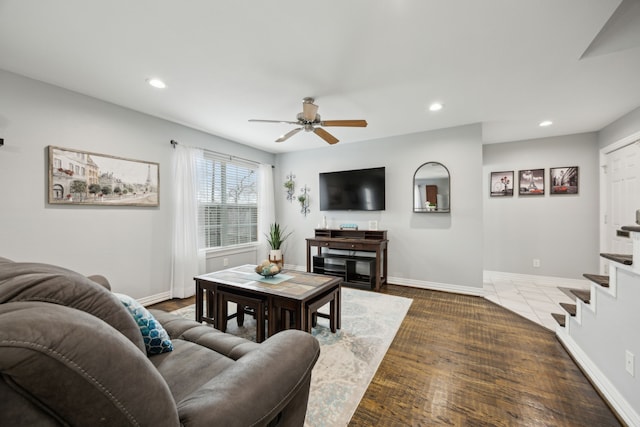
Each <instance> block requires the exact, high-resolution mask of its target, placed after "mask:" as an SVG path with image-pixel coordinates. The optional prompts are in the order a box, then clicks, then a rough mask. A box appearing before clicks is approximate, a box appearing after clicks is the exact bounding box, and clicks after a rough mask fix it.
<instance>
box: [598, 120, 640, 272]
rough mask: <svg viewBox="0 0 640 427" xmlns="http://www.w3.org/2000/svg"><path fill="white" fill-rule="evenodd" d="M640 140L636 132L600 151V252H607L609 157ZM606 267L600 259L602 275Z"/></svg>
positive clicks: (639, 134)
mask: <svg viewBox="0 0 640 427" xmlns="http://www.w3.org/2000/svg"><path fill="white" fill-rule="evenodd" d="M639 140H640V131H638V132H634V133H632V134H631V135H628V136H626V137H624V138H622V139H619V140H617V141H616V142H614V143H612V144H609V145H607V146H606V147H603V148H601V149H600V160H599V161H600V219H599V228H600V230H599V231H600V252H601V253H602V252H604V251H605V250H606V248H605V244H606V238H607V222H606V221H607V220H608V218H607V207H608V206H607V199H608V196H609V195H608V193H607V156H608V155H609V154H611V153H613V152H614V151H616V150H619V149H621V148H624V147H626V146H627V145H631V144H633V143H635V142H637V141H639ZM606 265H608V263H606V262H604V260H603V259H602V258H600V273H601V274H607V273H608V271H606V267H605V266H606Z"/></svg>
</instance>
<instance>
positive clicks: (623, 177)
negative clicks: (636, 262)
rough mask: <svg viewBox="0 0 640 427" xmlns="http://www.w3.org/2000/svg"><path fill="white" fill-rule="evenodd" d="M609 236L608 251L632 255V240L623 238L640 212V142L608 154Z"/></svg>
mask: <svg viewBox="0 0 640 427" xmlns="http://www.w3.org/2000/svg"><path fill="white" fill-rule="evenodd" d="M606 177H607V185H606V188H607V196H608V197H607V199H608V200H607V210H606V212H607V227H606V229H607V233H606V236H607V237H606V241H605V246H606V247H605V251H606V252H610V253H616V254H631V253H632V251H633V247H632V244H631V239H629V238H625V237H619V236H618V234H617V232H618V230H620V227H622V226H623V225H632V224H635V221H636V210H638V209H640V141H636V142H634V143H632V144H629V145H626V146H624V147H621V148H620V149H618V150H616V151H613V152H611V153H609V154H608V155H607V174H606Z"/></svg>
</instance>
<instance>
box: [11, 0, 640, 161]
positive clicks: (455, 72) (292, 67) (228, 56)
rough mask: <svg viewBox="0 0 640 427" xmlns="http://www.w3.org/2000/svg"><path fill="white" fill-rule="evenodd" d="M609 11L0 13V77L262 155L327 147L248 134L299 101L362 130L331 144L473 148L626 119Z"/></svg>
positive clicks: (537, 6) (394, 2) (531, 2)
mask: <svg viewBox="0 0 640 427" xmlns="http://www.w3.org/2000/svg"><path fill="white" fill-rule="evenodd" d="M620 4H621V2H620V0H561V1H559V0H518V1H514V0H482V1H478V0H385V1H382V0H380V1H372V0H349V1H345V0H324V1H316V2H310V1H306V0H272V1H259V0H234V1H211V0H189V1H175V0H173V1H172V0H136V1H131V0H109V1H97V0H92V1H88V0H58V1H42V0H0V69H5V70H8V71H11V72H15V73H18V74H22V75H25V76H28V77H32V78H35V79H37V80H42V81H44V82H48V83H51V84H54V85H58V86H61V87H64V88H67V89H71V90H73V91H77V92H80V93H83V94H87V95H90V96H93V97H96V98H99V99H103V100H106V101H109V102H112V103H114V104H118V105H122V106H125V107H128V108H131V109H133V110H138V111H142V112H145V113H148V114H150V115H153V116H157V117H161V118H164V119H167V120H170V121H174V122H177V123H182V124H184V125H187V126H190V127H193V128H196V129H200V130H203V131H206V132H209V133H212V134H215V135H219V136H222V137H224V138H228V139H231V140H234V141H238V142H241V143H244V144H248V145H251V146H255V147H258V148H261V149H264V150H267V151H271V152H286V151H293V150H302V149H309V148H317V147H324V146H326V143H325V142H324V141H323V140H322V139H320V138H318V137H317V136H316V135H314V134H313V133H304V132H302V133H299V134H297V135H296V136H294V137H292V138H291V139H289V140H287V141H285V142H283V143H280V144H277V143H275V142H274V140H275V139H276V138H277V137H278V136H279V135H281V134H283V133H285V132H286V131H288V130H290V129H292V128H293V126H291V125H286V124H268V123H249V122H248V121H247V120H248V119H251V118H256V119H278V120H295V116H296V114H297V113H298V112H300V111H302V98H303V97H306V96H312V97H315V98H316V104H318V105H319V106H320V109H319V111H318V113H319V114H321V115H322V118H323V119H326V120H340V119H366V120H367V121H368V123H369V126H368V127H367V128H337V127H333V128H328V129H327V130H329V131H330V132H331V133H332V134H333V135H335V136H336V137H337V138H339V139H340V140H341V142H340V143H341V144H345V143H349V142H356V141H363V140H370V139H375V138H382V137H389V136H393V135H401V134H408V133H414V132H420V131H425V130H432V129H439V128H446V127H451V126H458V125H463V124H468V123H478V122H480V123H482V126H483V139H484V142H485V143H496V142H506V141H516V140H522V139H532V138H540V137H547V136H553V135H565V134H573V133H581V132H590V131H597V130H600V129H601V128H602V127H604V126H606V125H607V124H609V123H611V122H612V121H614V120H616V119H617V118H619V117H620V116H622V115H624V114H626V113H628V112H629V111H631V110H633V109H635V108H637V107H638V106H640V77H639V76H640V1H639V0H625V1H624V2H623V4H622V6H620V11H619V13H618V14H616V15H614V13H615V12H616V9H617V8H618V6H619V5H620ZM612 15H613V18H611V17H612ZM610 18H611V20H610ZM608 21H609V22H608ZM607 22H608V23H607ZM605 24H606V27H605ZM603 27H604V29H603ZM601 30H602V32H601ZM600 32H601V33H600ZM599 33H600V36H599V37H597V38H596V36H598V34H599ZM594 39H595V40H594ZM149 77H159V78H162V79H163V80H165V81H166V83H167V85H168V87H167V88H166V89H164V90H158V89H154V88H151V87H150V86H148V85H146V83H145V80H146V79H147V78H149ZM0 96H1V94H0ZM436 100H437V101H441V102H443V103H444V104H445V108H444V109H443V110H442V111H440V112H438V113H432V112H429V111H428V109H427V107H428V105H429V104H430V103H431V102H432V101H436ZM542 120H552V121H553V122H554V124H553V126H550V127H546V128H541V127H539V126H538V123H539V122H540V121H542ZM167 138H168V139H170V138H171V135H167Z"/></svg>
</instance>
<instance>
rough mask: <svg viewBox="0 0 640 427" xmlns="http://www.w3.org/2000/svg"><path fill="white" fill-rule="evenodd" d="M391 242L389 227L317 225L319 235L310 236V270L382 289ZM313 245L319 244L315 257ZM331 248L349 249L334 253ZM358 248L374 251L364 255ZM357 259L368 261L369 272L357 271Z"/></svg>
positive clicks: (316, 231)
mask: <svg viewBox="0 0 640 427" xmlns="http://www.w3.org/2000/svg"><path fill="white" fill-rule="evenodd" d="M388 243H389V241H388V240H387V231H386V230H352V229H348V230H336V229H323V228H317V229H316V230H315V236H314V237H310V238H307V271H308V272H310V273H311V272H313V273H318V274H329V275H334V276H340V277H342V278H343V281H344V284H345V285H355V286H362V285H366V286H368V287H371V289H374V290H376V291H379V290H380V288H381V287H382V285H385V284H386V283H387V245H388ZM312 246H315V247H316V248H317V251H316V255H314V256H313V257H312V255H311V247H312ZM323 248H324V249H325V250H324V251H323ZM330 249H335V250H341V251H348V252H349V253H347V254H344V253H331V252H330V251H329V250H330ZM356 252H372V253H374V254H372V256H361V255H356ZM326 261H329V262H326ZM357 263H368V264H369V274H357V273H356V267H355V266H356V264H357Z"/></svg>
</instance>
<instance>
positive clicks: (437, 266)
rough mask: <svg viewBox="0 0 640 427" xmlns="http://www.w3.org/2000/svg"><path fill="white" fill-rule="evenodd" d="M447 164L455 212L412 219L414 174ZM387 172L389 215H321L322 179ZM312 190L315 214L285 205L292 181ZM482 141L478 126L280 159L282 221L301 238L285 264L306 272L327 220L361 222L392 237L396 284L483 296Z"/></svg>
mask: <svg viewBox="0 0 640 427" xmlns="http://www.w3.org/2000/svg"><path fill="white" fill-rule="evenodd" d="M428 161H435V162H440V163H442V164H444V165H445V166H446V167H447V168H448V169H449V172H450V174H451V213H450V214H447V213H413V184H412V180H413V174H414V173H415V171H416V169H417V168H418V167H420V165H422V164H423V163H425V162H428ZM378 166H385V167H386V210H385V211H380V212H320V211H319V202H318V185H319V183H318V174H319V173H320V172H331V171H338V170H347V169H361V168H371V167H378ZM290 172H292V173H293V174H294V175H296V180H295V181H296V195H298V194H299V191H300V190H299V188H301V187H302V186H303V185H305V184H306V185H307V186H308V187H309V188H311V192H310V196H311V205H310V208H311V213H310V214H309V215H308V216H307V217H305V216H303V215H302V214H301V213H300V205H299V203H298V202H297V201H294V202H293V203H291V202H288V201H287V200H286V193H285V189H284V186H283V183H284V181H285V176H286V175H287V174H289V173H290ZM481 173H482V141H481V129H480V126H479V125H469V126H462V127H457V128H451V129H443V130H438V131H432V132H422V133H417V134H411V135H404V136H396V137H390V138H383V139H378V140H372V141H366V142H361V143H351V144H338V145H334V146H327V147H326V148H322V149H318V150H313V151H303V152H294V153H287V154H281V155H278V157H277V163H276V171H275V177H274V181H275V185H276V207H277V208H276V209H277V212H276V217H277V218H278V219H279V222H280V223H282V224H286V225H287V226H288V227H289V228H290V229H291V230H293V231H294V235H293V236H292V238H291V239H290V241H289V242H288V243H287V244H286V247H285V263H286V264H290V265H296V266H299V267H305V266H306V241H305V238H307V237H312V236H313V234H314V228H316V227H318V226H319V225H320V224H321V223H322V217H323V216H326V217H327V221H328V225H329V227H330V228H337V227H339V225H340V224H342V223H355V224H357V225H358V226H359V227H360V228H364V229H366V228H368V222H369V221H371V220H375V221H378V228H379V229H381V230H387V231H388V238H389V276H390V283H396V284H411V285H415V286H425V287H432V288H440V287H445V288H448V289H450V290H459V291H462V292H469V293H477V292H478V291H479V289H481V288H482V188H481V180H480V179H479V177H480V176H481Z"/></svg>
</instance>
